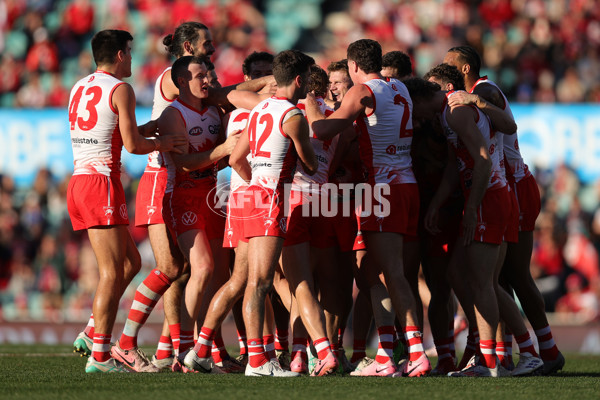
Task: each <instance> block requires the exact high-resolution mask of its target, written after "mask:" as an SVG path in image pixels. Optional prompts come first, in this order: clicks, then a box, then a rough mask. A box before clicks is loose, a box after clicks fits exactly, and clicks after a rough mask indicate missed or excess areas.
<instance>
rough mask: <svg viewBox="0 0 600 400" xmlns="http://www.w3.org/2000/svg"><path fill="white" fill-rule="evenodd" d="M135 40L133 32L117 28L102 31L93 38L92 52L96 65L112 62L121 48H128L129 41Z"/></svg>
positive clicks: (124, 49)
mask: <svg viewBox="0 0 600 400" xmlns="http://www.w3.org/2000/svg"><path fill="white" fill-rule="evenodd" d="M130 40H133V36H131V33H129V32H127V31H121V30H117V29H106V30H104V31H100V32H98V33H96V34H95V35H94V37H93V38H92V54H93V55H94V61H95V62H96V65H101V64H111V63H113V62H114V61H115V57H116V56H117V53H118V52H119V50H121V51H126V50H127V42H128V41H130Z"/></svg>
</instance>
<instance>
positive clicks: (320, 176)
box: [292, 97, 340, 192]
mask: <svg viewBox="0 0 600 400" xmlns="http://www.w3.org/2000/svg"><path fill="white" fill-rule="evenodd" d="M317 104H318V105H319V109H320V110H321V113H323V114H325V116H326V117H328V116H330V115H331V114H333V109H332V108H331V107H329V106H328V105H326V104H325V102H324V101H323V99H322V98H321V97H319V98H317ZM298 108H299V109H300V111H302V113H303V114H304V115H305V116H306V109H305V106H304V104H302V103H298ZM339 140H340V136H339V135H336V136H335V137H334V138H333V139H329V140H320V139H318V138H317V137H316V136H315V133H314V132H313V130H312V128H310V144H312V146H313V149H314V150H315V155H316V157H317V161H318V163H319V164H318V165H319V166H318V169H317V172H316V173H315V174H314V175H312V176H310V175H308V174H307V173H306V172H304V169H303V168H302V164H301V163H300V160H298V163H297V165H296V173H295V174H294V181H293V184H292V189H293V190H299V191H302V192H311V191H313V192H314V191H315V189H317V190H318V187H319V186H321V185H323V184H324V183H327V180H328V178H329V167H330V166H331V161H332V160H333V155H334V154H335V149H336V148H337V145H338V142H339ZM311 189H313V190H311Z"/></svg>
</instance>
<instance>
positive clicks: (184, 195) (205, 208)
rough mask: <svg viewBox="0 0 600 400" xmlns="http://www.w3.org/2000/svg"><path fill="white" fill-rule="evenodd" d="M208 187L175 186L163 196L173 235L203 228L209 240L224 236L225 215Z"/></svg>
mask: <svg viewBox="0 0 600 400" xmlns="http://www.w3.org/2000/svg"><path fill="white" fill-rule="evenodd" d="M211 194H212V192H211V190H210V189H208V190H207V189H206V188H193V189H184V188H175V189H174V190H173V191H172V192H170V193H165V196H164V198H163V218H164V219H165V223H166V225H167V227H168V228H169V230H170V231H171V234H173V237H179V235H181V234H183V233H185V232H187V231H191V230H193V229H198V230H202V231H204V232H205V233H206V238H207V239H208V240H213V239H219V238H221V239H222V238H223V232H224V230H225V217H224V216H223V215H221V210H220V209H217V208H216V206H215V204H214V202H213V200H214V199H213V196H212V195H211Z"/></svg>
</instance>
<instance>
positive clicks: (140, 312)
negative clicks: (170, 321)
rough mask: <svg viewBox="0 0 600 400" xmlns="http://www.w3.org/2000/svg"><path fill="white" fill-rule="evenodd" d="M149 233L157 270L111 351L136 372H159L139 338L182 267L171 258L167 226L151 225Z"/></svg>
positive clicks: (138, 293)
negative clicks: (141, 330) (151, 314)
mask: <svg viewBox="0 0 600 400" xmlns="http://www.w3.org/2000/svg"><path fill="white" fill-rule="evenodd" d="M148 233H149V237H150V243H151V245H152V246H153V251H154V254H155V259H156V264H157V267H156V268H155V269H154V270H152V271H151V272H150V274H149V275H148V276H147V277H146V279H144V281H143V282H142V283H141V284H140V285H139V286H138V288H137V290H136V293H135V297H134V303H133V306H132V308H131V310H130V312H129V315H128V317H127V321H126V322H125V326H124V328H123V334H122V335H121V337H120V339H119V341H118V342H117V343H116V345H115V346H114V347H113V349H112V351H113V356H114V357H115V358H117V359H118V360H119V361H121V362H124V363H127V364H128V365H133V369H135V370H136V371H137V372H158V368H157V367H156V366H155V365H154V364H152V363H149V362H148V359H147V358H146V356H145V355H144V353H143V352H142V351H141V350H139V349H138V348H137V336H138V333H139V330H140V329H141V327H142V326H143V325H144V323H145V322H146V320H147V319H148V317H149V316H150V313H151V312H152V310H153V309H154V306H155V305H156V303H157V302H158V300H159V299H160V298H161V297H162V295H163V294H164V292H165V291H166V290H167V289H168V288H169V287H170V285H171V282H172V281H173V280H174V279H176V278H177V277H179V275H180V272H181V268H182V267H181V262H178V260H175V258H174V257H173V256H172V254H173V249H172V248H171V246H170V244H171V241H170V240H169V237H168V235H167V230H166V226H165V225H164V224H155V225H150V226H149V227H148ZM173 247H174V246H173ZM175 254H177V253H175Z"/></svg>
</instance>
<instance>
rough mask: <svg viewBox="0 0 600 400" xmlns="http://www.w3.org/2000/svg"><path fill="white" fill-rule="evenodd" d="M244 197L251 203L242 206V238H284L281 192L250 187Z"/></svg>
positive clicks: (284, 222)
mask: <svg viewBox="0 0 600 400" xmlns="http://www.w3.org/2000/svg"><path fill="white" fill-rule="evenodd" d="M244 193H245V195H244V197H245V198H246V199H250V200H251V201H246V202H245V204H244V236H245V237H246V238H253V237H256V236H279V237H282V238H285V236H286V232H287V218H286V217H285V209H284V204H285V202H284V198H283V191H279V190H277V191H274V190H272V189H269V188H265V187H263V186H259V185H250V186H248V188H247V189H246V191H245V192H244Z"/></svg>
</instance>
